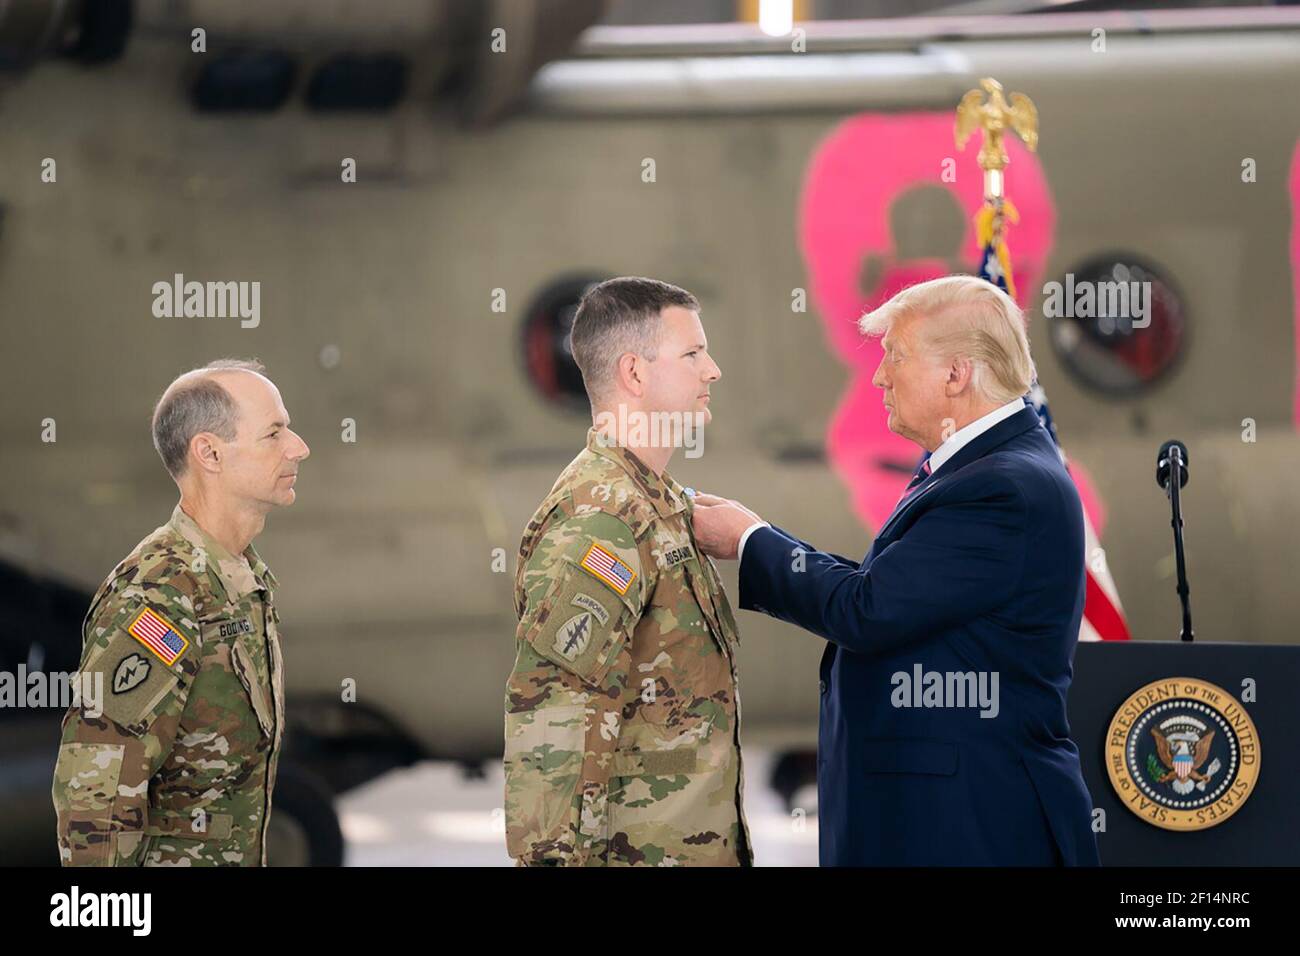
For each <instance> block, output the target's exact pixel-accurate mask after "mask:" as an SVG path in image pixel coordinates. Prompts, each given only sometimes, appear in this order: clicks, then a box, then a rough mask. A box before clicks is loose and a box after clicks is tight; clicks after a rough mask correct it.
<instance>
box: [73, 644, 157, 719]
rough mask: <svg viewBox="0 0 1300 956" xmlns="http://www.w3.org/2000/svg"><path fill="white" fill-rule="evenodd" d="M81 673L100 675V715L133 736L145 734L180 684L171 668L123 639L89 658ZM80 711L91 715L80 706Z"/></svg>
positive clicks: (143, 648)
mask: <svg viewBox="0 0 1300 956" xmlns="http://www.w3.org/2000/svg"><path fill="white" fill-rule="evenodd" d="M83 673H87V674H92V675H93V674H99V675H102V676H101V677H100V679H101V680H102V681H103V684H102V685H101V686H102V687H103V711H104V716H105V717H107V718H108V719H109V720H111V721H113V723H115V724H117V725H118V726H119V727H121V728H122V729H123V730H125V731H126V732H127V733H129V734H131V735H132V736H135V737H140V736H142V735H144V734H145V733H147V732H148V730H149V728H150V726H152V724H153V722H154V720H155V719H156V718H157V717H158V715H159V714H160V713H162V711H163V710H164V708H165V705H166V701H167V699H168V696H169V695H171V694H173V693H174V692H175V691H176V689H177V687H178V685H179V684H180V682H181V677H180V675H179V674H177V673H176V671H175V670H174V669H173V668H171V667H168V666H167V665H166V664H164V663H163V662H162V661H161V660H159V659H158V658H157V657H156V656H155V655H154V654H152V653H151V652H150V651H149V650H147V649H146V648H145V647H144V646H142V645H141V644H139V643H137V642H136V641H134V640H132V639H130V638H129V637H125V636H119V637H115V638H114V639H113V640H112V641H110V642H109V644H108V646H107V647H105V648H104V649H103V650H102V651H100V652H99V653H97V654H94V655H92V656H91V658H90V659H89V660H87V662H86V666H85V667H84V668H83ZM82 710H83V712H85V714H86V716H87V717H93V716H95V715H94V714H91V713H90V712H89V711H87V710H86V708H85V706H84V705H83V708H82Z"/></svg>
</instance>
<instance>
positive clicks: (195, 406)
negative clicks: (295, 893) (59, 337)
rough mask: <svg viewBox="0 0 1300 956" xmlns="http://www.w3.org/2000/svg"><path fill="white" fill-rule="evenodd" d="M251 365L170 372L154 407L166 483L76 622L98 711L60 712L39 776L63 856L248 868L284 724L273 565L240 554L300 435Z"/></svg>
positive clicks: (261, 841)
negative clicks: (59, 730)
mask: <svg viewBox="0 0 1300 956" xmlns="http://www.w3.org/2000/svg"><path fill="white" fill-rule="evenodd" d="M263 371H264V368H263V367H262V365H261V364H259V363H257V362H256V361H252V362H249V361H235V360H221V361H217V362H212V363H210V364H209V365H206V366H204V367H203V368H199V369H194V370H193V371H190V372H186V373H185V374H184V375H181V376H180V377H179V378H177V379H176V380H175V381H174V382H172V383H171V385H169V386H168V387H167V390H166V391H165V392H164V393H163V396H162V398H160V399H159V400H158V405H157V407H156V408H155V409H154V415H153V441H154V447H155V448H156V449H157V450H158V454H159V456H160V457H161V458H162V460H163V464H164V465H165V466H166V468H167V472H168V474H170V475H171V477H172V479H173V480H174V481H175V482H176V484H177V486H178V487H179V488H180V502H179V504H177V505H176V508H175V510H173V511H172V516H171V520H169V521H168V522H167V523H166V524H165V525H163V526H162V527H160V528H158V529H157V530H155V531H154V532H153V533H151V534H150V535H149V536H148V537H146V538H145V539H144V540H143V541H141V542H140V543H139V544H138V545H136V547H135V549H134V550H133V551H132V552H131V553H130V554H129V555H127V557H126V558H125V559H124V560H123V561H122V562H121V563H120V564H118V565H117V567H115V568H114V569H113V570H112V572H110V573H109V575H108V577H107V578H106V579H105V580H104V583H103V584H102V585H101V586H100V588H99V591H98V592H97V593H96V594H95V597H94V599H93V600H92V601H91V604H90V610H89V611H88V612H87V614H86V619H85V623H84V625H83V632H82V640H83V652H82V660H81V671H82V673H83V674H91V673H98V674H102V675H103V680H104V685H105V686H106V687H107V688H108V690H109V693H108V694H106V695H105V701H104V704H103V714H102V716H100V717H92V716H90V715H89V714H87V713H85V712H84V711H83V710H82V709H81V708H80V707H76V706H74V707H72V708H71V709H69V711H68V713H67V715H66V716H65V717H64V720H63V738H62V743H61V745H60V747H59V758H58V764H57V766H56V767H55V771H54V806H55V810H56V813H57V816H58V841H59V855H60V859H61V860H62V862H63V863H64V865H67V866H257V865H265V864H266V828H267V821H268V820H269V818H270V813H271V790H272V788H273V787H274V785H275V769H276V758H277V756H278V754H279V749H280V741H281V737H282V735H283V733H284V678H283V662H282V659H281V655H280V642H279V637H278V634H277V630H276V625H277V623H278V621H279V615H278V614H277V613H276V610H275V606H274V604H273V602H272V589H273V588H274V587H275V586H276V581H275V578H274V576H272V574H271V571H270V569H269V568H268V567H267V566H266V563H265V562H264V561H263V560H262V559H261V558H260V557H258V555H257V552H256V551H254V550H253V546H252V541H253V539H254V538H255V537H256V536H257V535H258V534H259V533H260V532H261V530H262V526H263V524H264V523H265V521H266V515H267V512H269V511H270V510H271V509H272V508H275V507H277V506H283V505H289V504H292V503H293V501H294V497H295V494H296V492H295V491H294V484H295V482H296V480H297V475H298V465H299V463H300V462H301V461H302V460H303V459H304V458H306V457H307V455H308V453H309V451H308V448H307V444H306V442H304V441H303V440H302V439H301V438H299V437H298V435H296V434H295V433H294V432H293V431H292V430H291V429H290V428H289V413H288V412H287V411H285V408H284V403H283V402H282V401H281V399H280V393H279V391H278V390H277V389H276V387H275V385H274V384H272V383H271V381H270V379H268V378H266V376H264V375H263V374H262V373H263Z"/></svg>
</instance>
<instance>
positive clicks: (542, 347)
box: [523, 276, 607, 412]
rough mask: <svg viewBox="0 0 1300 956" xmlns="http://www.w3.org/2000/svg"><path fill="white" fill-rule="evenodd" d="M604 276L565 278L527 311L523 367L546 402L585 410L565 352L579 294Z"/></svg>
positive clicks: (579, 383)
mask: <svg viewBox="0 0 1300 956" xmlns="http://www.w3.org/2000/svg"><path fill="white" fill-rule="evenodd" d="M605 278H607V277H605V276H602V277H599V278H593V277H591V276H568V277H565V278H562V279H558V280H556V281H554V282H552V283H551V284H550V285H549V286H547V287H546V288H545V289H544V290H543V291H542V293H541V294H540V295H539V296H537V298H536V299H535V300H534V301H533V304H532V305H531V306H529V308H528V313H527V315H528V317H527V318H526V319H525V320H524V327H523V352H524V367H525V368H526V369H527V372H528V378H529V381H531V382H532V383H533V387H534V388H536V389H537V390H538V391H539V392H540V393H541V394H542V396H543V397H544V398H546V399H547V400H548V401H550V402H554V403H555V404H558V405H561V406H563V407H566V408H571V409H573V410H574V411H578V412H586V411H587V410H588V407H589V406H588V404H587V391H586V389H585V388H584V387H583V384H582V372H581V371H579V370H578V363H577V362H575V361H574V360H573V353H572V352H570V351H569V332H570V330H572V328H573V317H574V315H575V313H577V311H578V302H579V301H580V300H581V299H582V295H583V293H584V292H586V291H587V290H588V289H589V288H591V287H592V286H593V285H595V284H596V283H597V282H602V281H604V279H605Z"/></svg>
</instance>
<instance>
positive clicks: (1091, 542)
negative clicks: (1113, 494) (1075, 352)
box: [977, 203, 1129, 641]
mask: <svg viewBox="0 0 1300 956" xmlns="http://www.w3.org/2000/svg"><path fill="white" fill-rule="evenodd" d="M980 216H981V217H991V210H990V208H989V205H988V204H987V203H986V205H985V207H984V208H983V209H982V210H981V212H980ZM993 222H994V220H992V219H991V218H990V219H988V220H986V224H985V225H983V228H982V229H981V231H987V233H988V235H987V241H986V242H985V243H984V247H983V249H981V250H980V267H979V271H978V273H977V275H979V277H980V278H981V279H985V280H987V281H989V282H992V283H993V284H994V285H995V286H997V287H998V288H999V289H1002V290H1004V291H1006V292H1007V293H1008V294H1010V295H1011V296H1013V297H1015V285H1014V284H1012V285H1010V286H1008V282H1007V280H1008V277H1009V275H1010V272H1011V268H1010V265H1011V256H1010V253H1009V252H1008V251H1007V247H1006V243H1005V241H1004V238H1003V236H1002V234H1001V230H1000V229H999V228H996V227H993V226H992V223H993ZM1025 399H1026V401H1028V402H1029V404H1030V405H1032V406H1033V409H1034V411H1036V412H1037V413H1038V419H1039V421H1041V422H1042V423H1043V428H1045V429H1046V430H1047V434H1048V435H1050V436H1051V437H1052V442H1053V444H1055V445H1056V453H1057V454H1058V455H1060V456H1061V464H1063V465H1065V468H1066V471H1069V469H1070V465H1069V462H1068V461H1067V459H1066V456H1065V449H1063V448H1062V447H1061V440H1060V438H1059V437H1058V436H1057V434H1056V423H1055V422H1053V421H1052V412H1051V410H1050V409H1049V408H1048V407H1047V393H1046V392H1044V391H1043V387H1042V386H1041V385H1039V384H1038V380H1037V379H1034V384H1033V385H1032V386H1031V387H1030V389H1029V394H1028V395H1026V396H1025ZM1071 477H1073V476H1071ZM1083 535H1084V543H1083V548H1084V551H1083V568H1084V574H1086V575H1087V584H1086V588H1087V590H1086V593H1085V598H1084V606H1083V620H1082V621H1080V623H1079V640H1081V641H1127V640H1129V631H1128V622H1127V621H1125V620H1124V609H1123V607H1122V606H1121V605H1120V603H1119V589H1118V588H1117V587H1116V586H1115V580H1114V578H1112V577H1111V576H1110V568H1109V567H1107V566H1106V561H1105V552H1104V551H1103V550H1102V548H1101V540H1100V539H1099V538H1098V537H1097V531H1096V529H1094V528H1093V526H1092V521H1091V520H1090V519H1089V518H1088V511H1087V509H1084V512H1083Z"/></svg>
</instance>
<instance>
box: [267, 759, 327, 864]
mask: <svg viewBox="0 0 1300 956" xmlns="http://www.w3.org/2000/svg"><path fill="white" fill-rule="evenodd" d="M281 815H284V816H287V817H289V818H290V819H291V820H292V821H293V822H294V823H295V824H296V825H297V826H298V827H300V828H301V830H302V833H303V835H304V836H305V837H306V841H307V859H306V861H298V860H294V861H288V862H287V863H284V862H282V863H279V864H277V863H276V861H275V859H274V854H273V853H272V852H268V853H267V863H268V864H270V865H271V866H277V865H295V864H298V863H302V862H305V864H306V865H307V866H342V865H343V830H342V829H341V828H340V827H339V816H338V813H337V812H336V811H335V810H334V794H333V793H331V792H330V789H329V787H327V786H326V785H325V784H324V783H322V782H321V781H320V780H319V779H318V778H317V777H315V776H313V775H312V774H311V773H309V772H308V771H306V770H304V769H303V768H302V767H299V766H296V765H294V764H281V765H280V767H279V770H278V771H277V773H276V779H275V793H274V794H273V799H272V804H271V825H272V826H274V825H275V821H276V818H277V817H280V816H281Z"/></svg>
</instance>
